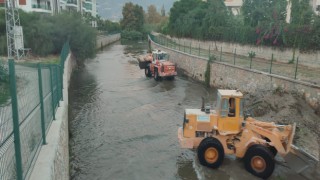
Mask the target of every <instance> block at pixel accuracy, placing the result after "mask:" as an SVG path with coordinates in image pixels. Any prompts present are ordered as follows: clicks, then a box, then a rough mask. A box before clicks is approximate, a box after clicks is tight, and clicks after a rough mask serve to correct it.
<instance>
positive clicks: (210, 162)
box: [198, 138, 224, 168]
mask: <svg viewBox="0 0 320 180" xmlns="http://www.w3.org/2000/svg"><path fill="white" fill-rule="evenodd" d="M198 159H199V162H200V164H201V165H203V166H207V167H210V168H218V167H219V166H220V165H221V164H222V162H223V159H224V150H223V146H222V144H221V143H220V141H219V140H217V139H215V138H206V139H204V140H203V141H202V142H201V143H200V145H199V147H198Z"/></svg>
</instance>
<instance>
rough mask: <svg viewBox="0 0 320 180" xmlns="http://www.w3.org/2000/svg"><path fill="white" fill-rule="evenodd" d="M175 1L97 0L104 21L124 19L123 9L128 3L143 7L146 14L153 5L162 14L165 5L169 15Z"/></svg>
mask: <svg viewBox="0 0 320 180" xmlns="http://www.w3.org/2000/svg"><path fill="white" fill-rule="evenodd" d="M175 1H176V0H131V1H130V0H97V11H98V14H99V16H101V17H102V18H104V19H109V20H111V21H119V20H120V19H121V18H122V7H123V6H124V4H125V3H127V2H132V3H133V4H138V5H140V6H142V7H143V9H144V11H145V12H146V11H147V8H148V6H149V5H151V4H153V5H155V6H156V8H157V10H158V12H160V10H161V8H162V6H163V5H164V8H165V10H166V14H167V13H168V12H169V11H170V8H171V7H172V6H173V3H174V2H175Z"/></svg>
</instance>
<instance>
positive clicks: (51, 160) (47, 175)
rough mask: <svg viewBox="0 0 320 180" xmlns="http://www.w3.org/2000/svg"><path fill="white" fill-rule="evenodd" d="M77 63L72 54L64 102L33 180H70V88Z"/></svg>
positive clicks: (65, 78)
mask: <svg viewBox="0 0 320 180" xmlns="http://www.w3.org/2000/svg"><path fill="white" fill-rule="evenodd" d="M75 67H76V61H75V59H73V58H72V56H71V53H70V54H69V56H68V57H67V59H66V61H65V65H64V74H63V87H64V88H63V101H60V107H59V108H58V109H57V112H56V115H55V117H56V120H54V121H53V122H52V125H51V126H50V129H49V131H48V134H47V142H48V144H46V145H44V146H42V147H41V150H40V153H39V156H38V159H37V161H36V162H35V166H34V169H33V171H32V173H31V175H30V178H29V179H32V180H67V179H69V177H70V176H69V130H68V87H69V81H70V77H71V73H72V70H73V69H74V68H75Z"/></svg>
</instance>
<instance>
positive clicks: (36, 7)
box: [32, 4, 51, 13]
mask: <svg viewBox="0 0 320 180" xmlns="http://www.w3.org/2000/svg"><path fill="white" fill-rule="evenodd" d="M32 11H34V12H45V13H51V6H50V4H49V5H48V4H32Z"/></svg>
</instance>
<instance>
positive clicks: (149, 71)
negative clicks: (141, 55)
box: [144, 66, 152, 77]
mask: <svg viewBox="0 0 320 180" xmlns="http://www.w3.org/2000/svg"><path fill="white" fill-rule="evenodd" d="M144 73H145V75H146V77H151V76H152V75H151V70H150V67H149V66H148V67H146V68H145V69H144Z"/></svg>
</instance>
